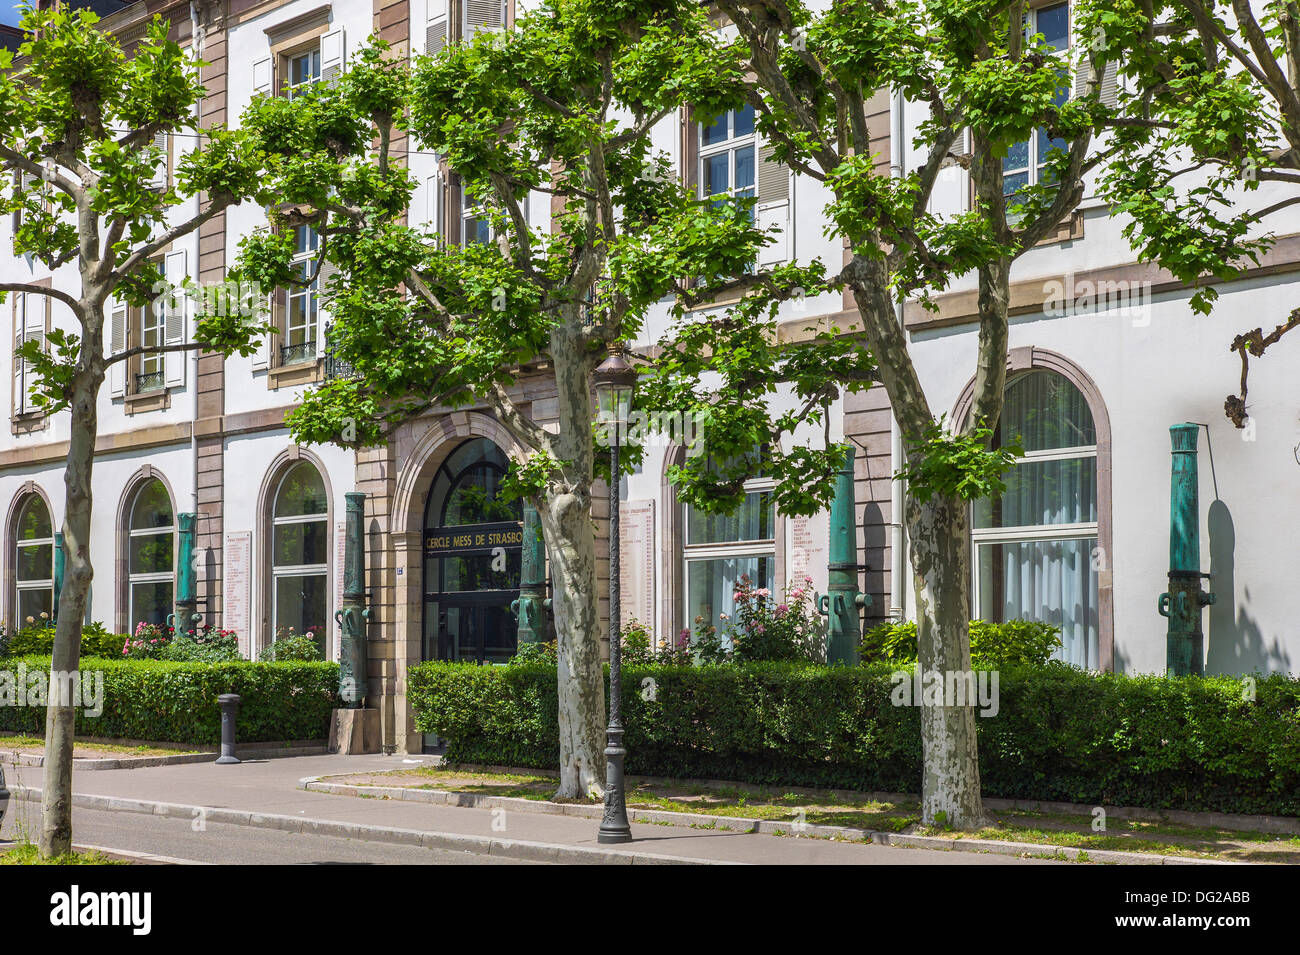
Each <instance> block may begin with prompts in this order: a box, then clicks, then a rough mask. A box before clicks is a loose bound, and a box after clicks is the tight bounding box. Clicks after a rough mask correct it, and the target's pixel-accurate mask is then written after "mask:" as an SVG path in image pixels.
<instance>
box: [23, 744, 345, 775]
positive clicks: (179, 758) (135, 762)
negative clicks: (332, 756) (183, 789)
mask: <svg viewBox="0 0 1300 955" xmlns="http://www.w3.org/2000/svg"><path fill="white" fill-rule="evenodd" d="M328 752H329V749H328V748H327V747H325V746H304V747H299V748H295V749H286V748H282V747H274V748H271V749H241V748H239V747H236V748H235V755H236V756H238V757H239V758H240V759H241V760H251V759H278V758H281V757H287V756H324V755H325V754H326V753H328ZM217 755H218V753H217V751H216V750H212V751H210V752H205V753H177V754H176V755H175V756H122V757H116V758H110V757H104V758H100V759H81V758H77V757H73V760H72V767H73V769H76V770H78V771H82V770H86V771H94V770H99V769H149V768H151V767H154V766H184V765H187V764H190V763H213V762H216V759H217ZM0 762H4V763H16V764H18V765H19V766H44V765H45V756H44V755H43V754H41V753H23V752H18V751H13V750H11V751H9V752H0Z"/></svg>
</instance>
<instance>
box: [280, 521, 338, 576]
mask: <svg viewBox="0 0 1300 955" xmlns="http://www.w3.org/2000/svg"><path fill="white" fill-rule="evenodd" d="M328 560H329V524H328V522H326V521H304V522H302V523H294V524H276V525H275V526H274V527H272V529H271V565H272V566H274V567H298V566H301V565H303V564H323V563H325V562H326V561H328Z"/></svg>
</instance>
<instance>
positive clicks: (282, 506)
mask: <svg viewBox="0 0 1300 955" xmlns="http://www.w3.org/2000/svg"><path fill="white" fill-rule="evenodd" d="M328 510H329V504H328V502H327V501H326V500H325V482H324V481H322V480H321V476H320V474H319V472H317V470H316V468H315V467H313V466H312V465H310V464H308V463H307V462H306V461H302V462H300V463H298V464H295V465H294V466H293V467H292V468H290V469H289V473H288V474H286V475H285V476H284V480H283V481H281V482H280V493H279V495H278V496H277V497H276V499H275V516H276V517H300V516H302V515H304V514H325V513H327V512H328Z"/></svg>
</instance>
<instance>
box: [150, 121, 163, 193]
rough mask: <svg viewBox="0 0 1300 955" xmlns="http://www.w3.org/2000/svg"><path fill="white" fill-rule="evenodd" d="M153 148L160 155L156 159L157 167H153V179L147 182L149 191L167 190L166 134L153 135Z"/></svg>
mask: <svg viewBox="0 0 1300 955" xmlns="http://www.w3.org/2000/svg"><path fill="white" fill-rule="evenodd" d="M153 144H154V148H156V149H158V150H159V151H160V153H161V155H160V156H159V157H158V165H157V166H155V167H154V170H153V178H152V179H150V180H149V188H150V189H166V188H167V134H166V133H164V132H157V133H154V136H153Z"/></svg>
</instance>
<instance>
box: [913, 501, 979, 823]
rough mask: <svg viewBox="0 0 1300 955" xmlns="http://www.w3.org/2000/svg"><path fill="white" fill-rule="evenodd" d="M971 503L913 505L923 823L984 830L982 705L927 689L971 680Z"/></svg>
mask: <svg viewBox="0 0 1300 955" xmlns="http://www.w3.org/2000/svg"><path fill="white" fill-rule="evenodd" d="M969 513H970V505H969V504H967V503H966V502H965V501H962V500H959V499H958V500H953V499H948V498H943V497H940V496H938V495H935V496H934V497H932V498H931V499H930V500H929V501H927V502H926V503H924V504H923V503H921V502H919V501H917V500H915V499H914V498H911V497H910V496H909V500H908V502H907V504H906V515H907V530H908V534H909V535H910V545H911V556H912V572H913V574H914V589H915V592H916V639H917V650H918V663H917V666H918V667H919V668H920V671H921V680H920V684H919V685H920V688H921V692H920V699H919V700H917V701H915V702H917V703H918V704H919V705H920V708H921V749H922V753H923V757H924V768H923V771H922V777H921V821H922V822H924V823H925V824H926V825H937V826H951V827H953V828H955V829H978V828H980V827H981V826H983V824H984V809H983V804H982V803H981V801H980V770H979V753H978V748H977V744H976V738H975V709H974V706H973V705H972V702H973V701H972V700H971V699H970V698H969V697H966V698H965V699H963V700H962V701H961V703H962V705H960V706H958V705H952V706H949V705H945V704H947V703H952V702H954V700H953V699H950V698H947V697H945V696H944V695H943V694H942V693H941V694H940V695H939V696H938V698H937V699H936V698H935V696H934V695H932V694H931V693H928V692H927V687H928V686H930V685H932V684H930V683H928V682H927V676H926V675H927V674H931V675H932V676H930V677H929V678H928V679H930V680H935V681H938V680H942V684H940V685H941V686H942V687H943V688H945V689H946V688H947V687H949V686H951V685H952V682H951V681H950V679H949V675H950V674H951V675H953V676H954V677H955V678H956V679H958V680H961V681H964V680H965V679H966V674H969V673H970V672H971V662H970V633H969V630H970V528H969V526H968V525H969V520H968V516H967V515H968V514H969Z"/></svg>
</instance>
